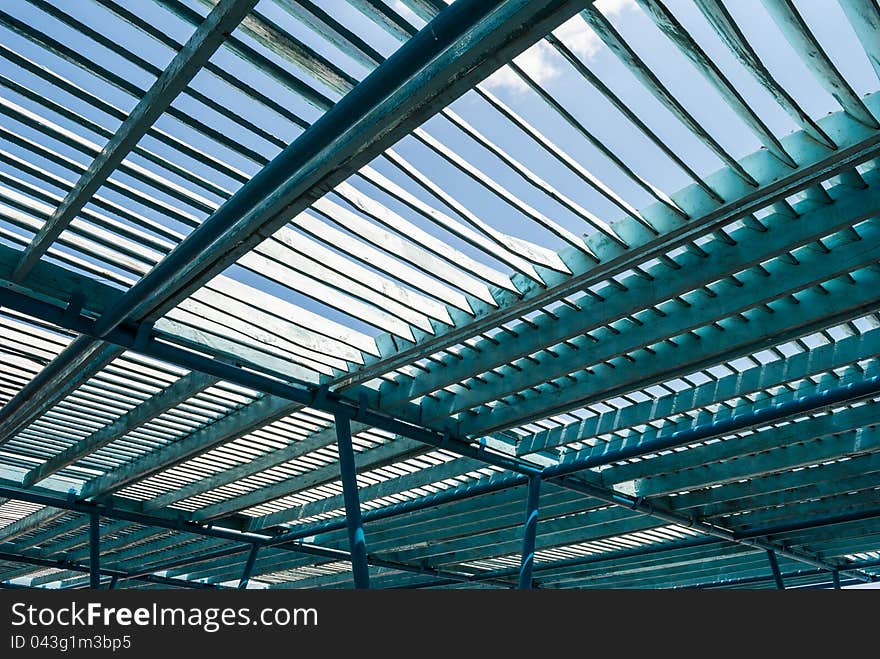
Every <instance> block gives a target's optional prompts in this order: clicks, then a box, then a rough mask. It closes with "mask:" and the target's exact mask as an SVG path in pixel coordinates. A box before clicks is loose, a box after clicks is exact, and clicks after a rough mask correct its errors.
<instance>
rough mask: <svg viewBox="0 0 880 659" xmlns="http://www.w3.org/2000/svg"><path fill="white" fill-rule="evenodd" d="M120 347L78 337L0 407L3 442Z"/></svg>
mask: <svg viewBox="0 0 880 659" xmlns="http://www.w3.org/2000/svg"><path fill="white" fill-rule="evenodd" d="M122 352H123V351H122V349H120V348H119V347H118V346H115V345H111V344H109V343H105V342H103V341H99V342H95V341H92V340H91V339H90V338H87V337H83V336H79V337H77V338H75V339H74V340H73V341H71V343H70V344H69V345H68V346H67V347H66V348H65V349H64V350H63V351H62V352H61V353H60V354H59V355H58V357H56V358H55V359H53V360H52V361H51V362H49V364H48V365H47V366H45V367H44V368H43V369H42V370H41V371H40V372H39V373H37V375H36V376H35V377H34V378H33V379H32V380H31V381H30V382H28V383H27V384H26V385H25V386H24V387H23V388H22V389H21V391H19V392H18V393H17V394H16V395H15V396H13V397H12V399H11V400H10V401H9V402H7V403H6V404H5V405H4V406H3V408H2V409H0V444H4V443H6V442H8V441H9V440H10V439H12V438H13V437H14V436H15V435H16V434H17V433H18V432H19V431H21V430H22V429H23V428H25V427H27V426H28V425H30V424H31V423H32V422H33V421H34V420H35V419H38V418H39V417H40V416H42V415H43V414H44V413H45V412H46V411H47V410H48V409H50V408H51V407H52V406H53V405H55V404H56V403H57V402H58V401H59V400H62V399H63V398H65V397H66V396H67V395H68V394H69V393H70V392H72V391H74V390H75V389H77V388H78V387H79V386H80V385H81V384H83V383H84V382H85V381H86V380H88V379H89V378H90V377H91V376H92V375H93V374H94V373H96V372H97V371H99V370H100V369H101V368H103V367H104V366H106V365H107V364H109V363H110V362H112V361H113V360H114V359H116V358H117V357H118V356H119V355H121V354H122Z"/></svg>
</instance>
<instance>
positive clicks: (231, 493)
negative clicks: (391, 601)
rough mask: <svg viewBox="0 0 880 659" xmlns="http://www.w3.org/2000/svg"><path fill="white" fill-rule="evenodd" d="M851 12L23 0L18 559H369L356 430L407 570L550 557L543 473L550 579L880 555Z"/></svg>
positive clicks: (868, 111) (10, 336)
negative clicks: (359, 548) (356, 555)
mask: <svg viewBox="0 0 880 659" xmlns="http://www.w3.org/2000/svg"><path fill="white" fill-rule="evenodd" d="M821 4H822V8H821V10H820V8H819V5H820V3H810V2H807V1H806V0H799V1H792V0H763V1H761V2H759V1H758V0H754V1H752V2H743V3H733V2H729V1H727V2H722V1H721V0H696V1H695V2H672V1H671V0H670V1H669V2H660V1H659V0H633V1H631V2H630V1H620V0H616V1H609V0H599V1H598V2H595V3H594V2H588V1H586V0H582V1H579V2H575V1H565V0H554V1H550V2H543V3H529V2H515V1H513V0H506V1H504V0H500V1H493V2H486V1H483V2H475V1H468V0H457V2H454V3H451V4H449V5H448V6H447V3H446V2H441V1H440V0H400V1H397V2H391V1H385V2H383V1H380V0H349V1H348V2H346V3H343V2H341V0H340V1H339V2H336V1H335V0H334V1H331V0H326V1H322V2H319V1H318V0H296V1H295V0H260V1H259V2H256V1H255V0H220V1H219V2H217V1H215V0H155V1H154V2H152V3H145V2H134V1H133V0H131V1H124V0H89V1H88V2H83V3H63V2H55V1H54V0H26V1H25V0H22V2H19V3H11V4H9V5H4V6H3V7H0V114H2V115H3V118H2V121H0V280H2V282H0V283H2V286H0V403H2V405H3V406H2V408H0V582H2V584H7V585H21V584H24V585H27V586H33V587H71V588H76V587H84V586H87V585H89V583H90V581H89V578H90V577H89V570H90V540H91V539H93V536H94V531H95V530H96V528H97V531H98V535H99V538H100V569H101V573H102V578H103V580H104V583H105V584H107V583H111V582H112V584H113V586H114V587H125V588H151V587H200V588H205V587H212V588H213V587H235V586H237V585H239V584H241V585H242V586H244V585H246V584H247V585H249V586H250V587H266V588H334V587H350V586H351V585H352V557H351V553H352V552H351V548H350V542H349V533H348V530H347V527H346V521H347V516H346V508H347V505H346V496H345V492H344V489H345V488H344V486H343V480H344V479H343V477H342V475H341V474H344V473H345V470H346V467H345V457H346V455H347V453H345V451H346V445H345V443H344V435H345V433H346V432H347V429H350V432H351V444H352V450H353V454H354V462H355V465H356V469H357V474H356V483H357V491H358V495H359V503H360V510H361V515H362V518H363V526H364V533H365V538H366V562H367V564H368V565H369V577H370V585H371V587H378V588H385V587H388V588H397V587H400V588H454V587H478V586H479V587H488V588H511V587H516V586H517V584H518V580H519V577H520V571H521V563H522V560H523V559H522V552H523V538H524V535H527V534H526V532H525V529H526V525H525V524H524V519H525V518H526V516H527V514H526V502H527V499H528V493H529V491H530V488H531V489H532V491H533V492H535V491H539V493H540V497H539V499H538V508H537V510H538V516H537V518H538V522H537V527H536V535H535V537H534V542H535V547H534V555H533V561H534V563H533V567H532V579H531V583H532V585H534V586H535V587H542V588H675V587H696V588H726V587H737V588H746V587H757V588H767V587H776V586H778V585H780V584H783V585H784V586H785V587H832V586H834V585H839V584H841V583H843V584H844V585H845V584H849V583H858V582H872V581H874V580H876V579H877V578H878V576H880V478H878V475H880V431H878V429H877V427H876V425H875V424H876V423H877V422H878V420H880V411H878V410H880V407H875V406H876V405H878V401H880V361H878V355H880V304H878V301H880V297H878V294H877V291H878V290H880V267H878V259H880V221H878V220H877V213H878V211H880V193H878V189H880V170H878V168H877V158H878V155H880V123H878V118H880V96H878V95H877V90H878V85H880V81H878V75H880V34H878V32H880V6H878V4H877V2H876V0H839V2H834V3H821ZM426 26H428V27H426ZM340 427H343V432H342V433H341V434H342V435H343V443H342V450H343V452H344V453H343V458H342V460H340V448H339V446H340V444H339V443H338V440H339V439H340V433H339V432H338V431H339V429H340ZM340 463H342V466H341V464H340ZM538 487H539V488H540V489H539V490H537V489H536V488H538ZM349 494H351V492H350V491H349ZM349 504H350V501H349ZM349 508H350V505H349ZM350 513H351V510H350V509H349V515H348V519H349V521H350V520H351V514H350ZM96 522H97V527H95V523H96ZM92 583H93V582H92ZM2 584H0V585H2Z"/></svg>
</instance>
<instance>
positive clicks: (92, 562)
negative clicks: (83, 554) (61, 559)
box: [89, 513, 101, 589]
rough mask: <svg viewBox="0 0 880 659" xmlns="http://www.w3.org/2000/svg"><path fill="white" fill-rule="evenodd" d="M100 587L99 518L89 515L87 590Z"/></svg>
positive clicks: (95, 514)
mask: <svg viewBox="0 0 880 659" xmlns="http://www.w3.org/2000/svg"><path fill="white" fill-rule="evenodd" d="M100 587H101V518H100V516H99V515H98V513H90V514H89V588H92V589H97V588H100Z"/></svg>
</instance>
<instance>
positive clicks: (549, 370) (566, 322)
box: [373, 176, 880, 418]
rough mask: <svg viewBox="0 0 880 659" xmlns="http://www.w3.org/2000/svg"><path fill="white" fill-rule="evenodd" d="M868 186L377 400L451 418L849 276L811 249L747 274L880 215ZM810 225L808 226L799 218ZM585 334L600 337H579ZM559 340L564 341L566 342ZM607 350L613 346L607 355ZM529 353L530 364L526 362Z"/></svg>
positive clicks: (523, 329)
mask: <svg viewBox="0 0 880 659" xmlns="http://www.w3.org/2000/svg"><path fill="white" fill-rule="evenodd" d="M871 180H872V182H873V183H880V176H874V177H872V179H871ZM869 189H870V192H868V191H867V190H863V191H860V192H861V193H862V194H859V192H855V193H853V192H852V191H851V190H849V189H847V188H843V187H841V188H840V189H839V190H838V191H837V192H836V193H835V199H836V201H837V202H839V203H836V204H833V205H832V206H828V207H819V208H816V207H812V208H811V207H810V206H812V205H806V207H805V208H802V213H801V217H800V218H798V219H793V218H789V217H785V216H781V215H775V216H770V217H768V218H764V219H763V223H764V225H765V227H766V231H764V232H761V233H758V232H756V231H754V230H752V229H749V228H742V229H739V230H737V231H735V232H733V234H732V235H731V238H732V240H733V241H735V243H736V244H734V245H729V244H725V243H721V242H712V243H708V244H707V245H705V246H704V247H703V248H702V250H701V252H700V253H696V252H691V253H685V254H682V255H680V256H677V257H676V263H677V265H678V269H677V270H673V269H672V268H671V267H669V266H668V265H667V264H664V263H661V264H658V265H656V266H653V267H651V268H650V269H649V270H648V273H649V275H650V279H646V278H640V277H634V276H633V277H629V278H627V279H626V281H625V285H626V289H627V290H625V291H618V290H616V289H614V290H613V291H612V290H611V289H610V288H608V289H606V290H608V293H607V294H606V295H605V296H603V297H602V298H599V299H595V298H594V297H592V296H587V295H584V296H581V297H580V298H578V299H577V301H576V302H577V307H575V308H572V307H562V308H560V309H558V310H556V311H555V312H554V314H553V316H549V315H542V316H540V317H538V318H535V319H534V320H533V321H532V323H531V324H526V323H519V324H517V325H516V326H515V327H514V331H515V334H514V335H510V336H501V337H498V338H497V339H496V340H495V342H492V341H489V340H488V339H482V340H480V341H477V342H476V343H475V344H474V345H473V346H472V347H470V346H468V347H465V348H463V350H465V351H466V353H467V355H468V359H464V360H460V359H455V358H453V357H451V356H445V357H443V358H442V363H441V364H436V365H435V364H429V365H428V366H427V372H426V373H422V374H420V375H419V377H418V378H398V380H397V381H396V382H388V383H384V384H383V385H382V387H381V389H380V392H379V394H373V398H374V399H376V400H381V404H382V406H383V407H384V408H386V409H389V410H390V409H392V408H393V407H394V406H395V405H397V404H400V403H403V402H405V401H406V400H409V399H411V398H414V397H417V396H423V395H425V394H428V393H432V392H433V393H434V397H435V398H437V399H438V400H437V402H434V399H431V400H430V402H428V403H425V406H424V414H423V415H425V418H431V417H432V416H439V415H442V414H449V413H452V412H455V411H460V410H462V409H468V408H470V407H474V406H475V405H477V404H479V403H480V402H485V401H486V400H490V399H492V398H493V397H496V396H497V395H500V394H504V393H506V392H515V391H517V390H521V389H525V388H527V387H528V386H531V385H533V384H535V383H540V382H542V381H546V380H548V379H551V378H554V377H559V376H561V375H564V374H566V373H567V372H571V371H572V370H575V369H574V366H575V365H577V366H581V365H583V366H586V365H589V364H595V363H598V362H601V361H603V360H606V359H610V358H612V357H614V356H616V355H619V354H620V353H621V352H624V351H626V350H632V349H633V348H634V347H640V346H642V345H645V344H646V343H650V342H651V340H652V339H651V338H650V337H656V336H660V337H662V336H664V334H663V330H664V328H671V329H667V330H666V331H675V330H676V329H678V328H680V329H678V332H681V331H684V330H685V329H687V328H691V327H697V326H699V324H700V322H699V320H695V319H697V318H698V317H699V315H700V309H701V308H705V307H708V309H704V312H709V313H711V314H712V315H706V316H705V317H706V320H705V321H704V322H710V321H712V320H715V319H717V318H723V317H724V316H726V315H731V314H734V313H737V312H740V311H742V310H744V309H747V308H749V307H750V306H754V305H756V304H760V303H761V302H764V301H768V300H772V299H774V297H778V296H780V295H782V294H784V291H786V290H797V289H798V288H800V287H803V286H804V285H805V284H808V283H809V282H811V281H819V280H821V279H822V278H823V275H822V274H819V273H821V272H822V271H823V269H824V271H825V272H826V273H829V275H830V273H833V272H840V271H841V270H843V269H846V266H845V265H843V264H844V262H846V261H847V260H848V258H847V257H846V256H844V255H843V253H841V258H842V261H841V268H840V269H838V268H837V266H834V265H831V264H830V262H831V257H826V258H825V259H823V258H822V256H823V255H820V254H818V253H810V252H805V253H804V254H802V255H801V256H802V258H803V259H804V261H805V267H804V268H799V267H797V266H794V265H791V264H790V263H777V262H773V263H769V264H766V267H769V268H770V270H771V271H772V272H778V273H779V276H778V277H777V278H768V277H765V276H764V275H763V274H761V273H758V272H750V271H748V270H747V269H748V267H749V266H751V265H754V264H757V263H762V262H766V261H768V260H769V259H771V258H773V257H774V256H779V255H784V254H786V253H787V252H788V251H791V250H793V249H794V248H796V247H799V246H802V245H806V244H809V243H810V242H811V241H813V240H816V239H818V238H823V237H825V236H828V235H829V234H831V233H833V232H834V231H835V230H840V229H844V228H847V227H850V226H852V225H853V224H855V223H858V222H860V221H861V220H864V219H866V218H869V217H871V215H872V213H873V212H876V210H878V209H880V192H878V186H876V185H875V187H873V188H869ZM806 218H809V220H808V221H801V219H806ZM838 240H839V243H840V246H841V247H843V252H846V251H849V252H851V253H853V254H854V255H855V254H857V253H858V246H847V242H848V239H847V238H846V237H840V238H839V239H838ZM823 262H824V263H825V264H826V266H829V267H828V268H827V269H826V268H825V267H824V266H822V265H821V264H822V263H823ZM865 262H866V261H863V260H861V258H860V257H859V256H854V259H853V260H852V261H850V263H851V265H853V266H855V264H858V263H865ZM814 265H815V266H817V267H816V270H817V274H816V275H815V276H811V271H812V268H813V266H814ZM742 271H745V272H742ZM738 272H742V276H743V277H744V278H745V280H744V284H745V286H743V287H738V286H736V285H735V284H734V283H732V282H729V281H724V279H725V277H726V276H727V275H729V274H733V273H738ZM712 282H717V283H715V284H713V286H712V288H713V291H715V297H710V295H709V294H708V293H705V294H703V293H702V292H700V288H701V287H702V286H705V285H707V284H710V283H712ZM750 282H752V283H754V284H755V285H756V286H758V285H760V286H761V287H763V288H765V289H767V291H766V293H764V292H763V290H762V292H760V293H756V292H755V291H754V290H752V289H750V288H749V286H748V284H749V283H750ZM768 282H772V283H774V284H775V286H776V287H777V288H778V291H776V292H775V291H774V286H772V285H769V283H768ZM799 282H800V283H799ZM661 284H662V285H661ZM695 291H696V292H695ZM681 295H686V296H687V297H688V302H689V303H690V304H692V305H694V308H687V309H680V310H679V309H677V308H674V307H673V308H671V309H670V311H669V315H668V317H665V318H657V319H653V320H652V322H651V323H647V324H646V325H645V326H644V327H641V328H640V327H632V326H630V325H628V323H623V324H621V328H622V331H621V332H620V333H619V335H616V334H614V333H612V330H611V329H608V328H607V327H604V325H608V324H612V323H615V321H619V320H622V319H624V318H626V317H627V316H629V315H632V314H634V313H636V312H638V311H641V310H644V309H648V308H650V307H652V306H654V305H660V304H663V303H665V302H667V301H668V300H670V299H673V298H675V297H676V296H681ZM667 306H668V305H667ZM704 315H705V313H704ZM679 317H682V320H681V322H680V323H679V322H677V321H676V319H677V318H679ZM657 322H659V323H661V325H662V327H658V328H657V329H656V330H655V329H654V325H655V323H657ZM587 332H589V333H590V336H592V337H593V339H594V340H590V339H588V338H586V337H585V336H583V334H585V333H587ZM630 335H634V336H643V337H645V338H644V339H642V340H638V339H636V338H633V340H632V342H629V341H628V337H629V336H630ZM653 340H657V339H656V338H654V339H653ZM563 341H565V342H566V343H562V342H563ZM496 344H497V345H496ZM605 345H607V346H608V347H607V348H603V346H605ZM543 348H551V349H552V352H550V353H541V352H540V351H541V350H542V349H543ZM554 355H557V356H554ZM594 355H595V357H594ZM526 356H529V357H530V359H531V361H529V360H528V359H523V358H524V357H526ZM515 360H516V361H515ZM508 362H512V365H511V366H506V364H507V363H508ZM536 362H537V363H536ZM490 369H496V371H495V373H486V371H489V370H490ZM478 374H484V376H483V377H484V378H485V379H487V380H488V383H487V384H483V383H481V382H479V381H478V380H476V379H473V376H474V375H478ZM468 378H471V379H468ZM456 382H465V383H466V384H467V386H468V387H469V389H470V392H469V393H468V394H467V395H466V396H459V395H453V394H449V393H447V392H443V391H437V390H438V389H440V388H441V387H445V386H447V385H450V384H453V383H456Z"/></svg>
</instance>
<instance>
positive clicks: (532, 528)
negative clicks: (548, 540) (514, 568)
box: [519, 476, 541, 590]
mask: <svg viewBox="0 0 880 659" xmlns="http://www.w3.org/2000/svg"><path fill="white" fill-rule="evenodd" d="M540 497H541V477H540V476H532V477H531V478H529V494H528V497H527V498H526V521H525V524H524V528H523V547H522V558H521V560H520V567H519V589H520V590H530V589H531V587H532V568H533V567H534V564H535V536H536V535H537V532H538V502H539V499H540Z"/></svg>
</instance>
